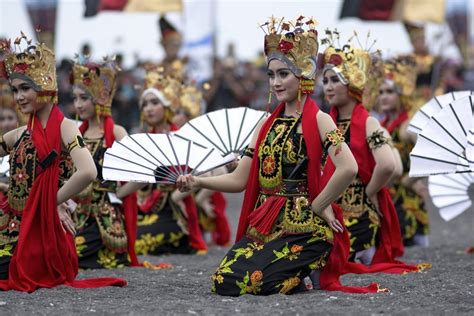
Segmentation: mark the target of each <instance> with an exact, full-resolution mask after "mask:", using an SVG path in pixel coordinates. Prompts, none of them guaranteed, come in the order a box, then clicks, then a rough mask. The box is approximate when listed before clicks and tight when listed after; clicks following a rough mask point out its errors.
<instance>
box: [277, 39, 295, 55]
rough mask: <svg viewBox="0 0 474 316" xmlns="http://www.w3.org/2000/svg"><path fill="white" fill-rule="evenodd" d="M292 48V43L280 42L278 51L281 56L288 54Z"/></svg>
mask: <svg viewBox="0 0 474 316" xmlns="http://www.w3.org/2000/svg"><path fill="white" fill-rule="evenodd" d="M293 47H294V45H293V43H291V42H288V41H281V42H280V43H279V44H278V50H279V51H280V52H282V53H283V54H288V52H289V51H290V50H291V49H292V48H293Z"/></svg>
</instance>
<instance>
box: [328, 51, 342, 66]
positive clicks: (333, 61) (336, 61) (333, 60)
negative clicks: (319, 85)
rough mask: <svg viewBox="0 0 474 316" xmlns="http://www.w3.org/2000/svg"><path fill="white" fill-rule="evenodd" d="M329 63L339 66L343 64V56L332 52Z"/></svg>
mask: <svg viewBox="0 0 474 316" xmlns="http://www.w3.org/2000/svg"><path fill="white" fill-rule="evenodd" d="M329 63H330V64H331V65H334V66H339V65H340V64H342V57H341V56H339V55H338V54H332V55H331V57H329Z"/></svg>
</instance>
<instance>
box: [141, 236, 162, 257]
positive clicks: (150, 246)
mask: <svg viewBox="0 0 474 316" xmlns="http://www.w3.org/2000/svg"><path fill="white" fill-rule="evenodd" d="M164 243H165V234H164V233H161V234H158V235H156V236H152V235H151V234H144V235H142V236H141V237H140V238H138V239H137V240H136V242H135V251H136V252H137V254H140V255H147V254H148V253H150V252H153V251H154V250H155V249H156V248H158V247H160V246H161V245H163V244H164Z"/></svg>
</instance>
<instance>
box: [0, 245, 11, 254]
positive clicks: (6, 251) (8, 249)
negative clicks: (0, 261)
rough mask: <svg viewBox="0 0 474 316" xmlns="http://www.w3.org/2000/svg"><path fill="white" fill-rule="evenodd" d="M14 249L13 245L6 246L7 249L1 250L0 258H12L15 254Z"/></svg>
mask: <svg viewBox="0 0 474 316" xmlns="http://www.w3.org/2000/svg"><path fill="white" fill-rule="evenodd" d="M12 249H13V245H12V244H9V245H5V247H3V249H0V257H5V256H8V257H11V256H13V253H12V252H11V251H12Z"/></svg>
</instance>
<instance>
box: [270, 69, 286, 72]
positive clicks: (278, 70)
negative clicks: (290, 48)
mask: <svg viewBox="0 0 474 316" xmlns="http://www.w3.org/2000/svg"><path fill="white" fill-rule="evenodd" d="M268 71H271V72H273V70H272V69H268ZM280 71H290V68H278V69H277V70H275V72H280Z"/></svg>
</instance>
